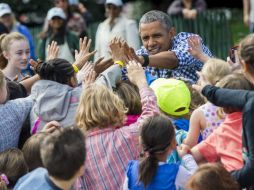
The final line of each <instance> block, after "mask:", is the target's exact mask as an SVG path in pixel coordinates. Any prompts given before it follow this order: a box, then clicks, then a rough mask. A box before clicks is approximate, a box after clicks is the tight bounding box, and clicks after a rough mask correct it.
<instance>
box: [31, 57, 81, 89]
mask: <svg viewBox="0 0 254 190" xmlns="http://www.w3.org/2000/svg"><path fill="white" fill-rule="evenodd" d="M35 71H36V73H38V74H39V76H40V78H41V79H43V80H51V81H55V82H58V83H61V84H67V85H70V86H73V87H74V86H76V85H77V81H76V77H75V71H74V68H73V67H72V64H71V63H69V62H68V61H67V60H65V59H59V58H55V59H51V60H49V61H47V62H44V63H41V64H38V65H37V66H35Z"/></svg>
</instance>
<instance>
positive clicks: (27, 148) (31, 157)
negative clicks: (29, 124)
mask: <svg viewBox="0 0 254 190" xmlns="http://www.w3.org/2000/svg"><path fill="white" fill-rule="evenodd" d="M47 135H48V133H46V132H40V133H36V134H34V135H32V136H31V137H30V138H29V139H27V141H26V142H25V144H24V146H23V148H22V152H23V154H24V158H25V160H26V163H27V165H28V168H29V171H32V170H34V169H35V168H38V167H43V164H42V160H41V154H40V147H41V143H42V141H43V139H44V138H45V137H46V136H47Z"/></svg>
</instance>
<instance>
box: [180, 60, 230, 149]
mask: <svg viewBox="0 0 254 190" xmlns="http://www.w3.org/2000/svg"><path fill="white" fill-rule="evenodd" d="M201 73H202V74H203V75H204V76H206V78H207V80H208V81H209V82H210V83H211V84H213V85H215V84H216V83H217V82H219V81H220V80H221V79H222V78H223V77H224V76H226V75H228V74H230V73H231V68H230V65H229V64H228V63H227V62H225V61H223V60H220V59H215V58H211V59H208V61H207V62H206V63H205V65H204V67H203V69H202V70H201ZM224 118H225V114H224V113H223V112H222V111H221V109H220V108H219V107H217V106H215V105H213V104H212V103H210V102H207V103H205V104H204V105H202V106H200V107H199V108H197V109H196V110H194V111H193V112H192V114H191V117H190V127H189V132H188V135H187V137H186V139H185V140H184V143H185V144H187V145H189V146H190V147H193V146H194V145H196V144H197V143H198V137H199V135H200V133H201V136H202V139H203V140H204V139H206V138H207V137H208V136H209V135H210V134H211V133H212V132H213V131H214V130H215V129H216V128H217V127H219V126H220V124H221V123H222V122H223V121H224Z"/></svg>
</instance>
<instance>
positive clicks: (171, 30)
mask: <svg viewBox="0 0 254 190" xmlns="http://www.w3.org/2000/svg"><path fill="white" fill-rule="evenodd" d="M168 34H169V36H170V38H173V37H174V36H175V35H176V29H175V27H171V29H170V30H169V32H168Z"/></svg>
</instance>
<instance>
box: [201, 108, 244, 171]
mask: <svg viewBox="0 0 254 190" xmlns="http://www.w3.org/2000/svg"><path fill="white" fill-rule="evenodd" d="M197 148H198V150H199V152H200V153H201V154H202V155H203V156H204V158H205V159H206V160H207V161H208V162H216V161H220V162H221V163H222V164H223V165H224V167H225V168H226V169H227V170H228V171H232V170H238V169H241V168H242V167H243V159H242V113H241V112H234V113H231V114H228V115H227V116H226V118H225V121H224V122H223V123H222V124H221V126H220V127H219V128H217V129H215V130H214V131H213V133H212V134H211V135H210V136H209V137H208V138H207V139H205V140H204V141H202V142H201V143H200V144H198V145H197Z"/></svg>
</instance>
